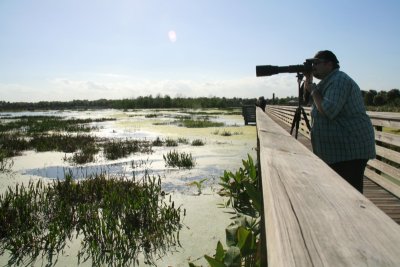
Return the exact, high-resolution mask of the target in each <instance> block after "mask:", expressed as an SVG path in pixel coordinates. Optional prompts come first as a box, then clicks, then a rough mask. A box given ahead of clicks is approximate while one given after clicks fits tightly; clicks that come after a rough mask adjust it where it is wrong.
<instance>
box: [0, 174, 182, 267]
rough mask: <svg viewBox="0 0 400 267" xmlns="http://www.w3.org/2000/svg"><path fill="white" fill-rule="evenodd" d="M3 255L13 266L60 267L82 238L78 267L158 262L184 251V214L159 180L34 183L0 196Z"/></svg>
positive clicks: (0, 248) (92, 179) (0, 247)
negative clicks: (69, 247) (41, 266)
mask: <svg viewBox="0 0 400 267" xmlns="http://www.w3.org/2000/svg"><path fill="white" fill-rule="evenodd" d="M0 214H1V216H0V255H3V254H4V253H5V252H6V251H7V252H8V253H9V254H10V256H9V261H8V265H20V264H24V265H27V266H28V265H30V264H31V263H33V262H34V261H35V260H36V259H37V258H38V257H43V259H44V260H45V261H46V260H47V262H48V264H47V265H46V266H51V265H55V264H56V262H57V258H58V255H59V254H60V253H62V252H63V250H64V248H65V247H66V243H67V241H68V240H73V239H74V235H75V234H76V237H78V236H81V237H82V242H81V247H80V249H79V251H78V255H76V256H77V259H78V264H79V263H82V262H85V261H87V260H88V259H91V260H92V265H93V266H128V265H129V266H131V265H133V266H136V265H139V261H138V260H137V259H138V255H139V254H143V255H144V259H145V262H147V263H150V264H154V261H155V259H158V258H160V257H161V256H163V255H165V253H166V251H167V249H169V248H170V247H173V246H177V245H179V234H178V233H179V230H180V228H181V223H180V221H181V209H180V207H178V208H176V207H174V202H171V200H170V201H169V202H167V201H165V200H164V192H163V191H162V190H161V181H160V178H158V179H157V178H156V177H150V176H149V175H148V174H146V175H145V176H144V177H143V178H142V179H141V180H140V181H135V180H134V179H122V178H117V177H106V175H105V174H101V175H96V176H92V177H89V178H88V179H86V180H81V181H79V182H76V181H74V180H73V179H72V177H71V175H67V176H66V179H65V180H64V181H60V180H57V181H54V182H53V183H51V184H50V185H45V184H43V182H41V181H39V182H37V183H33V182H30V183H29V185H28V186H27V187H25V186H23V185H17V186H16V187H15V189H11V188H9V189H8V191H7V192H6V193H5V194H3V195H1V196H0Z"/></svg>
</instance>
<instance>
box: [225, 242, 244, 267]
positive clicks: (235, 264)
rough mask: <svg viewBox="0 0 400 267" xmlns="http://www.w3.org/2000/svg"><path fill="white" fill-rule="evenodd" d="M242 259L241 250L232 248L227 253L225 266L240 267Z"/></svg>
mask: <svg viewBox="0 0 400 267" xmlns="http://www.w3.org/2000/svg"><path fill="white" fill-rule="evenodd" d="M240 259H241V257H240V249H239V248H238V247H235V246H232V247H229V249H228V251H227V252H226V255H225V259H224V264H225V265H226V266H229V267H240Z"/></svg>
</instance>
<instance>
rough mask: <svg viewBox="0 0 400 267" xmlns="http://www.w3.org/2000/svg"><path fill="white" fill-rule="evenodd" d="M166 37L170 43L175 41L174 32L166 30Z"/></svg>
mask: <svg viewBox="0 0 400 267" xmlns="http://www.w3.org/2000/svg"><path fill="white" fill-rule="evenodd" d="M168 39H169V41H170V42H171V43H175V42H176V32H175V31H173V30H171V31H169V32H168Z"/></svg>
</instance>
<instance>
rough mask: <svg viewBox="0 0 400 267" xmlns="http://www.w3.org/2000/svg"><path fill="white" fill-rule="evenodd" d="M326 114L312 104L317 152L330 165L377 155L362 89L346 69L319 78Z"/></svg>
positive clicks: (312, 136) (314, 148)
mask: <svg viewBox="0 0 400 267" xmlns="http://www.w3.org/2000/svg"><path fill="white" fill-rule="evenodd" d="M317 90H318V91H319V92H320V93H321V95H322V97H323V100H322V108H323V110H324V112H325V115H322V114H321V113H319V112H318V110H317V108H316V106H315V104H313V106H312V110H311V118H312V129H311V142H312V146H313V151H314V153H315V154H316V155H317V156H319V157H320V158H321V159H322V160H323V161H325V162H326V163H327V164H332V163H336V162H340V161H348V160H353V159H372V158H375V156H376V154H375V153H376V152H375V137H374V129H373V127H372V124H371V120H370V118H369V117H368V115H367V114H366V111H365V106H364V101H363V98H362V94H361V90H360V88H359V87H358V85H357V84H356V83H355V82H354V81H353V80H352V79H351V78H350V77H349V76H348V75H347V74H346V73H344V72H342V71H339V70H338V69H336V70H334V71H332V72H331V73H330V74H329V75H328V76H327V77H325V78H324V79H323V80H322V81H320V82H319V83H318V85H317Z"/></svg>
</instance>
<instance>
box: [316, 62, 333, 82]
mask: <svg viewBox="0 0 400 267" xmlns="http://www.w3.org/2000/svg"><path fill="white" fill-rule="evenodd" d="M312 68H313V75H314V77H315V78H317V79H319V80H322V79H323V78H325V77H326V76H327V75H328V74H329V73H330V72H331V71H332V69H333V66H332V62H330V61H326V60H324V59H316V60H314V61H313V65H312Z"/></svg>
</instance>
